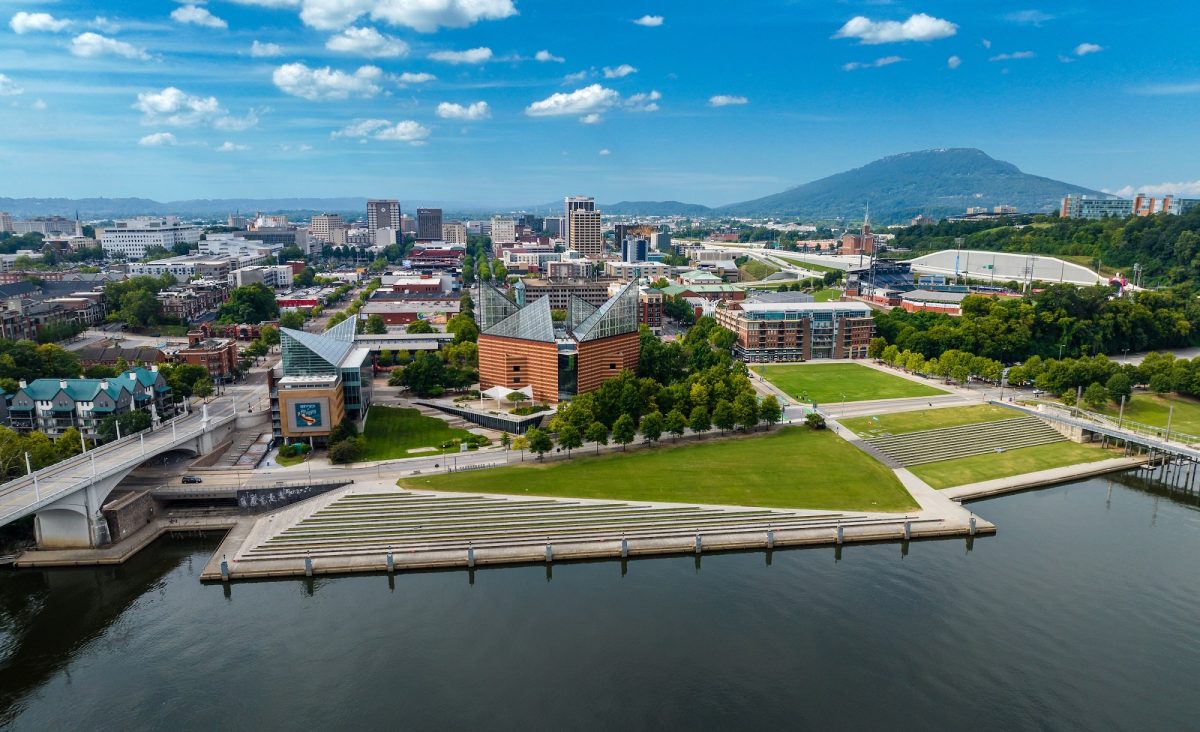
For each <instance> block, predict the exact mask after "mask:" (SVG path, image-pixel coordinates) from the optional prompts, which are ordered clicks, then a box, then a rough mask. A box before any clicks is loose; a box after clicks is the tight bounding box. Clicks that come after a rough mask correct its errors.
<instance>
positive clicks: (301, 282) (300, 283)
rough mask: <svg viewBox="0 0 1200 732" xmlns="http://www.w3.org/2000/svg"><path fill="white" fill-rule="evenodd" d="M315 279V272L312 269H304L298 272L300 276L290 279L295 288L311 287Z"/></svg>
mask: <svg viewBox="0 0 1200 732" xmlns="http://www.w3.org/2000/svg"><path fill="white" fill-rule="evenodd" d="M316 279H317V271H316V270H315V269H313V268H312V267H305V268H304V269H302V270H300V274H298V275H296V276H295V277H293V278H292V282H293V283H294V284H295V285H296V287H312V285H313V282H314V281H316Z"/></svg>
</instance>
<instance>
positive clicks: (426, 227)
mask: <svg viewBox="0 0 1200 732" xmlns="http://www.w3.org/2000/svg"><path fill="white" fill-rule="evenodd" d="M441 238H442V209H440V208H418V209H417V241H438V240H440V239H441Z"/></svg>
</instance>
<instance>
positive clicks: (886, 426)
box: [838, 404, 1021, 437]
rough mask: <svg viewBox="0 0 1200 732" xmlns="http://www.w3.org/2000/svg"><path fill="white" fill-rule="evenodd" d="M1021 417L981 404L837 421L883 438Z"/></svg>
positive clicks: (865, 434)
mask: <svg viewBox="0 0 1200 732" xmlns="http://www.w3.org/2000/svg"><path fill="white" fill-rule="evenodd" d="M1020 416H1021V413H1020V412H1016V411H1013V410H1011V409H1005V408H1004V407H996V406H993V405H991V404H980V405H977V406H974V407H947V408H945V409H922V410H919V411H916V412H896V413H894V414H879V415H875V416H873V417H851V418H850V419H842V420H838V421H839V422H840V423H841V424H842V426H843V427H845V428H847V429H849V430H850V431H852V432H854V433H855V434H856V435H859V436H860V437H883V436H884V435H902V434H904V433H905V432H920V431H921V430H936V429H941V428H943V427H957V426H958V425H962V424H978V423H980V422H995V421H997V420H1001V419H1013V418H1015V417H1020Z"/></svg>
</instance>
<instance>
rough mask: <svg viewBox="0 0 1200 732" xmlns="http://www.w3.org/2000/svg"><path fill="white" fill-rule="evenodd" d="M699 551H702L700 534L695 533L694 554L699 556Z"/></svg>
mask: <svg viewBox="0 0 1200 732" xmlns="http://www.w3.org/2000/svg"><path fill="white" fill-rule="evenodd" d="M701 551H703V544H702V542H701V541H700V532H699V531H697V532H696V553H697V554H699V553H700V552H701Z"/></svg>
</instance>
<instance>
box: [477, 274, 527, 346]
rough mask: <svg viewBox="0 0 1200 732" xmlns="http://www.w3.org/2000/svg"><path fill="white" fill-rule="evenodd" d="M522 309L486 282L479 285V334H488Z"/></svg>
mask: <svg viewBox="0 0 1200 732" xmlns="http://www.w3.org/2000/svg"><path fill="white" fill-rule="evenodd" d="M520 309H521V307H520V306H519V305H517V304H516V303H515V302H513V301H512V300H509V299H508V298H507V297H505V296H504V293H502V292H500V291H499V290H497V289H496V288H495V287H493V286H492V285H489V284H487V283H486V282H484V283H481V284H480V285H479V332H480V333H486V332H487V331H488V329H489V328H491V327H492V326H493V325H496V324H498V323H499V322H500V321H502V320H504V319H505V318H507V317H509V316H510V315H512V314H513V313H515V312H517V311H518V310H520Z"/></svg>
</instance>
